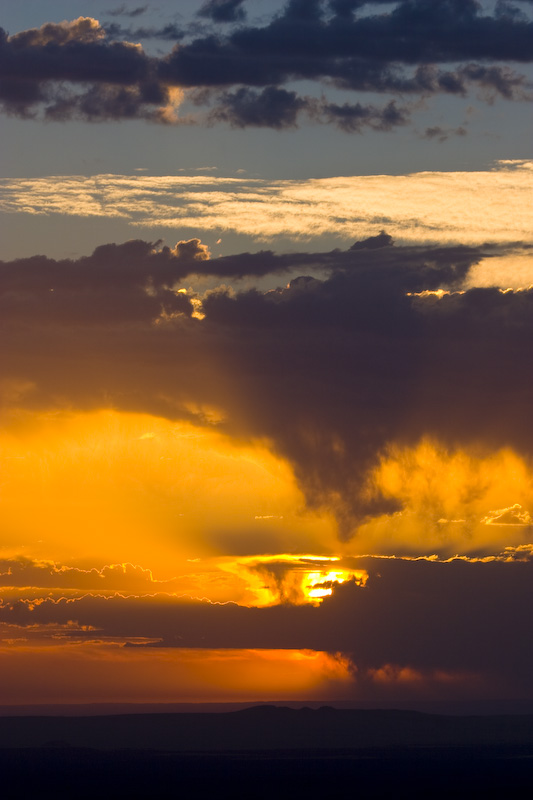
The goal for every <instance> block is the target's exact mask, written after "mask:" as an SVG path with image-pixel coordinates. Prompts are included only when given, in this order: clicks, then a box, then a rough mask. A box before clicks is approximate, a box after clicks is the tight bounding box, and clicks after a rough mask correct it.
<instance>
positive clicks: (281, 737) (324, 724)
mask: <svg viewBox="0 0 533 800" xmlns="http://www.w3.org/2000/svg"><path fill="white" fill-rule="evenodd" d="M0 774H1V775H2V798H3V800H21V798H39V800H45V799H46V798H50V800H52V798H53V800H58V799H59V798H65V800H67V798H68V800H72V798H76V800H80V799H81V800H83V799H84V798H91V800H93V799H94V798H95V797H98V798H100V799H102V798H110V800H111V798H112V800H118V798H122V797H125V798H126V797H127V798H128V800H135V799H136V798H139V800H140V799H141V798H142V799H143V800H146V798H155V799H156V800H157V799H158V798H163V797H167V796H178V797H182V796H185V797H191V798H194V800H198V799H199V798H200V800H202V799H203V798H205V800H207V799H208V798H209V800H213V798H217V800H224V799H225V798H227V799H228V800H229V798H231V800H236V798H238V799H239V800H240V798H246V800H247V799H248V798H251V799H253V800H267V798H268V799H269V800H270V798H276V800H284V798H287V799H288V798H290V800H297V799H298V798H305V797H317V796H318V797H321V796H330V795H334V796H342V797H344V796H346V797H352V796H353V797H355V796H360V797H364V798H365V800H368V798H387V799H388V798H391V797H393V798H394V800H402V798H405V800H422V799H423V800H427V798H428V797H430V798H431V800H440V798H447V800H448V798H449V797H451V796H453V797H454V800H461V798H465V800H472V799H473V798H478V797H485V796H487V797H489V796H492V795H493V794H494V793H498V794H499V795H500V796H501V797H504V798H505V800H510V799H511V798H515V797H516V798H523V797H529V796H532V794H531V793H532V790H533V716H526V715H523V716H510V715H506V716H503V715H502V716H492V717H487V716H483V717H446V716H438V715H431V714H422V713H419V712H412V711H361V710H357V711H354V710H338V709H332V708H320V709H316V710H313V709H310V708H302V709H291V708H284V707H270V706H260V707H256V708H250V709H247V710H241V711H235V712H228V713H218V714H215V713H199V714H194V713H184V714H124V715H115V716H108V717H102V716H98V717H57V716H56V717H4V718H0Z"/></svg>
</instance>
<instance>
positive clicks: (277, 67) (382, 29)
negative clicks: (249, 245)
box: [0, 0, 533, 131]
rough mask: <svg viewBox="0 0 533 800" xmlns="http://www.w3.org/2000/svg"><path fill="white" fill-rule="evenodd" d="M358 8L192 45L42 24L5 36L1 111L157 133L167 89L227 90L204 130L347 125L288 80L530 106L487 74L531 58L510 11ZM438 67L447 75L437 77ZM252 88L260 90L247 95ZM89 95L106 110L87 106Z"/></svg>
mask: <svg viewBox="0 0 533 800" xmlns="http://www.w3.org/2000/svg"><path fill="white" fill-rule="evenodd" d="M366 5H367V4H366V3H359V2H355V3H353V2H341V0H337V2H332V3H330V4H329V5H328V4H326V3H325V2H323V1H322V0H313V2H310V0H305V2H301V0H291V2H289V3H287V5H286V6H285V8H284V9H283V11H282V12H281V13H279V14H278V15H276V16H274V17H273V18H272V19H271V20H270V22H268V24H266V25H263V26H262V27H254V26H252V25H248V26H246V25H244V24H243V25H240V26H238V27H232V28H230V29H229V32H228V33H226V34H224V33H222V32H220V31H217V33H216V34H215V33H211V34H210V35H207V36H195V33H194V27H193V28H191V29H190V30H189V31H188V35H187V31H186V30H184V29H181V28H176V26H175V25H172V24H170V25H167V26H164V27H163V28H161V29H156V28H147V27H144V28H138V29H136V30H129V29H124V28H121V27H120V26H117V25H116V24H115V23H112V24H111V25H110V26H109V27H108V30H107V31H105V30H104V29H103V28H102V27H101V26H100V25H99V23H98V22H97V21H96V20H93V19H91V18H89V17H80V18H79V19H78V20H74V21H72V22H63V23H47V24H46V25H43V26H42V27H41V28H34V29H31V30H27V31H22V32H20V33H17V34H15V35H13V36H7V34H5V32H3V31H2V32H1V36H0V101H1V102H2V103H3V107H4V110H5V111H6V112H7V113H11V114H16V115H19V116H26V117H28V116H32V115H34V114H35V112H36V111H38V110H42V109H44V111H45V113H47V116H48V118H52V119H61V120H65V119H68V118H70V117H73V118H82V119H90V120H99V119H102V120H106V119H124V118H126V119H128V118H134V117H139V118H142V119H148V120H151V121H156V122H164V121H165V119H166V118H165V116H164V115H162V114H158V113H157V109H156V108H154V105H165V103H166V102H167V101H168V88H169V87H179V88H189V89H194V88H196V89H198V88H219V89H225V90H229V89H231V88H232V87H233V91H231V92H229V91H226V93H225V94H224V95H223V96H222V99H221V102H220V103H219V105H218V106H217V107H215V109H214V110H212V112H211V114H210V115H208V120H209V121H211V122H212V121H213V120H217V119H223V120H225V121H229V122H230V123H232V124H236V125H238V126H240V125H242V124H252V125H262V124H265V125H267V126H269V127H274V128H276V127H277V128H283V127H287V126H292V125H293V124H294V119H295V117H296V116H297V114H298V112H299V111H300V110H302V109H303V108H305V110H306V111H308V112H310V116H312V117H313V116H314V117H315V118H317V117H318V118H320V116H321V118H322V120H325V119H329V121H331V122H333V123H338V122H339V117H340V116H342V115H344V119H347V116H348V113H349V109H350V108H351V109H357V108H359V104H358V103H347V104H346V105H343V104H335V103H332V102H329V101H327V100H324V101H318V99H316V98H315V100H314V101H312V100H311V99H310V98H301V97H297V96H296V95H295V94H294V92H293V91H292V89H291V88H290V87H286V86H285V84H287V83H289V82H290V81H292V80H309V81H313V82H318V83H319V84H320V88H321V91H322V92H323V91H326V90H327V87H328V84H333V85H334V86H336V87H337V88H340V89H343V90H348V91H364V92H366V91H372V92H381V93H387V94H393V95H398V94H400V95H403V94H406V93H408V94H412V95H418V96H424V97H425V96H429V95H434V94H439V93H451V94H455V95H459V96H464V95H466V94H467V93H468V92H469V91H470V90H471V88H472V87H474V88H478V89H480V90H481V91H482V94H483V93H484V94H485V95H486V97H485V99H487V100H489V101H491V100H492V99H493V98H494V96H496V95H500V96H502V97H505V98H507V99H517V100H521V99H525V98H527V97H529V96H530V89H531V87H530V84H529V82H528V81H527V79H526V78H525V77H524V76H523V75H521V74H519V73H517V72H516V71H514V70H513V69H510V68H509V67H508V66H507V65H506V64H505V63H496V62H529V61H531V59H532V57H533V23H532V22H531V21H529V20H528V19H527V18H526V17H525V16H524V15H522V14H515V13H510V12H509V8H511V7H510V6H506V7H505V8H506V9H507V11H505V13H504V12H503V11H502V9H503V6H498V8H499V11H498V8H497V10H496V11H495V12H494V14H493V15H488V14H486V13H485V12H484V11H483V9H482V7H481V6H480V5H479V4H478V3H476V2H474V0H438V2H435V1H434V0H431V2H430V0H404V1H403V2H398V3H396V4H395V5H393V8H392V9H390V8H388V9H387V10H386V11H385V12H384V13H378V14H363V15H357V14H354V13H353V12H354V10H355V11H356V10H357V8H359V7H361V6H366ZM140 10H141V9H140V8H139V9H136V10H135V11H138V12H139V13H140ZM242 11H243V8H242V3H240V2H231V0H221V2H214V1H212V2H208V3H205V4H204V5H203V6H202V8H201V9H200V13H203V14H207V15H208V16H210V17H211V18H213V19H215V20H216V21H222V20H225V21H236V20H239V19H241V16H240V14H241V12H242ZM120 36H127V37H132V38H134V39H137V38H142V37H147V38H160V39H167V40H174V41H180V44H176V46H175V47H174V49H173V50H172V51H171V53H169V54H168V55H166V56H164V57H160V58H155V57H153V58H151V57H148V56H147V55H146V54H145V53H144V51H143V50H142V49H141V48H140V47H138V46H134V45H132V44H130V43H128V42H127V41H117V40H116V39H118V37H120ZM445 64H449V65H451V66H450V67H448V68H443V65H445ZM439 65H440V66H439ZM64 84H67V89H65V86H64ZM76 87H78V89H76ZM117 87H122V89H123V91H122V92H119V91H118V89H117ZM254 87H255V88H261V89H262V90H263V91H262V92H261V93H254V91H253V89H254ZM75 90H76V91H75ZM94 95H105V99H104V100H103V101H102V100H101V99H99V100H98V101H96V102H95V101H94ZM291 96H292V97H291ZM156 98H157V99H156ZM161 98H163V100H161ZM312 102H316V103H320V102H322V105H324V104H325V105H326V106H328V107H329V109H330V111H329V113H327V112H324V113H322V115H320V113H319V114H318V115H317V114H316V112H313V110H312V108H311V105H312ZM113 103H114V104H115V105H116V110H115V112H114V113H113V112H112V110H111V106H112V105H113ZM260 106H264V107H265V108H264V110H261V108H260ZM339 109H345V111H342V112H341V111H339ZM276 110H277V111H278V112H279V114H278V116H277V117H275V112H276ZM311 112H312V113H311ZM355 117H356V112H354V113H352V119H355ZM248 119H250V120H251V122H247V121H246V120H248ZM263 120H264V122H263ZM371 127H377V128H378V129H379V130H388V129H389V128H390V127H392V126H389V127H387V126H386V125H382V126H379V125H378V126H375V125H372V126H371ZM344 128H345V129H346V130H355V131H357V130H358V129H359V126H358V125H357V124H351V125H350V124H348V123H347V122H345V124H344Z"/></svg>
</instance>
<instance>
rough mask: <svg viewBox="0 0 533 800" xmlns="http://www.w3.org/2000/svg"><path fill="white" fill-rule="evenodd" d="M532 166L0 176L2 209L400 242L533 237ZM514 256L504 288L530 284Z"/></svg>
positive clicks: (262, 235)
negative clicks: (284, 174) (294, 176)
mask: <svg viewBox="0 0 533 800" xmlns="http://www.w3.org/2000/svg"><path fill="white" fill-rule="evenodd" d="M363 111H364V109H363ZM363 117H364V114H363ZM380 119H381V117H380V116H379V115H377V116H375V117H373V116H371V117H370V119H369V120H367V122H369V123H372V124H374V123H375V124H381V123H380ZM363 121H364V120H363ZM356 123H357V120H354V121H353V124H356ZM362 124H363V123H362ZM364 124H367V123H364ZM532 168H533V164H532V162H531V161H527V160H523V161H520V160H518V161H502V162H498V163H497V164H496V165H495V166H494V167H493V168H492V169H490V170H486V171H480V172H473V173H472V172H422V173H413V174H410V175H399V176H390V175H368V176H358V177H340V178H318V179H309V180H276V181H266V180H259V179H246V178H218V177H215V176H207V175H188V176H148V175H135V176H126V175H95V176H93V177H91V178H87V177H84V176H72V177H68V178H65V177H53V176H52V177H48V178H36V179H24V178H20V179H8V178H5V179H2V180H1V181H0V185H1V187H2V199H1V201H0V203H1V205H0V208H1V209H2V210H3V211H6V212H8V213H24V214H28V215H30V214H32V215H44V214H46V215H50V214H54V215H55V214H61V215H67V216H71V215H74V216H80V217H87V218H91V217H95V218H98V217H102V218H103V217H109V216H111V217H114V218H116V219H117V220H124V221H126V222H128V223H129V224H130V225H132V226H134V229H137V228H138V227H145V228H177V229H178V230H183V229H184V228H186V229H190V230H191V232H192V231H195V232H198V231H201V230H203V231H216V232H218V233H221V232H222V231H233V232H235V233H238V234H240V235H244V236H249V237H252V238H253V239H254V240H255V241H257V240H260V241H268V240H271V239H274V238H275V237H279V236H289V237H291V238H295V239H296V240H300V241H301V240H313V239H316V238H318V237H322V236H327V237H334V239H335V240H338V239H341V240H347V239H348V240H351V241H353V240H354V239H356V238H360V239H363V238H367V237H368V236H370V235H372V234H379V232H380V231H381V230H382V229H383V228H386V230H387V232H388V234H390V235H392V236H393V237H394V238H396V239H399V240H401V241H403V242H418V243H420V242H433V243H443V242H446V243H462V244H476V245H480V244H485V243H487V242H508V243H511V242H520V241H524V242H528V241H530V238H531V230H532V228H533V214H532V210H531V203H530V193H531V174H532ZM30 222H31V221H30ZM249 258H250V257H249V256H247V257H246V259H247V260H249ZM494 259H495V254H494V255H493V256H492V257H491V258H490V259H485V264H484V266H483V268H484V269H485V268H486V267H488V266H489V262H493V261H494ZM518 259H521V264H520V269H519V270H518V268H517V264H516V263H515V262H516V261H517V260H518ZM512 261H513V263H512V265H511V267H510V268H509V267H507V268H506V267H505V265H504V264H503V263H502V259H500V262H499V264H498V270H497V271H498V273H499V274H500V276H501V275H504V280H505V281H508V282H507V283H505V284H504V285H503V288H506V287H509V286H511V287H516V286H520V285H521V286H524V285H526V286H527V285H528V284H529V283H532V282H533V270H532V269H531V266H530V267H529V268H528V267H527V264H528V263H529V264H531V254H530V251H529V250H527V249H526V250H523V251H520V249H519V248H516V251H515V252H514V254H513V260H512ZM518 272H520V276H519V277H520V281H522V282H520V283H517V274H518ZM528 275H529V278H528ZM477 278H478V280H481V276H480V275H477ZM523 281H525V283H524V282H523ZM498 285H501V284H498Z"/></svg>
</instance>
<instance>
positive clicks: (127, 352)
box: [0, 0, 533, 707]
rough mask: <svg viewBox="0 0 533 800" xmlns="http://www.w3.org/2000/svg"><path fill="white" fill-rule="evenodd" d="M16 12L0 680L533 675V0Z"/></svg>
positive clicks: (187, 684)
mask: <svg viewBox="0 0 533 800" xmlns="http://www.w3.org/2000/svg"><path fill="white" fill-rule="evenodd" d="M0 10H1V17H0V25H1V26H2V31H0V113H1V114H2V122H1V124H2V140H3V143H4V145H3V147H2V150H1V153H0V176H1V179H0V225H1V240H0V241H1V245H0V306H1V317H0V325H1V327H2V343H3V346H2V348H1V351H0V464H1V473H0V520H1V522H0V661H1V664H2V667H1V668H2V675H3V676H4V677H3V681H2V684H1V686H0V705H10V704H28V705H31V706H36V705H39V704H50V703H72V704H79V703H175V702H195V703H201V702H236V701H242V702H256V701H319V700H326V701H330V702H352V703H366V704H369V703H370V704H373V703H374V704H376V705H383V704H385V705H387V704H388V705H391V706H393V705H394V704H395V703H402V704H404V705H405V704H412V705H413V706H414V705H416V704H419V703H422V702H439V703H442V704H444V705H446V703H449V704H452V703H457V702H465V703H466V702H473V701H475V702H478V703H479V704H485V705H486V706H487V707H489V706H490V704H491V703H494V702H496V701H499V700H512V701H516V702H520V701H531V700H533V685H532V682H531V675H533V645H532V642H531V637H530V636H529V630H530V609H531V606H532V601H533V588H532V587H533V519H532V514H533V428H532V425H531V419H532V412H531V409H532V408H533V372H532V369H531V364H532V363H533V360H532V359H533V313H532V312H533V259H532V246H533V242H532V237H531V231H532V229H533V224H532V223H533V213H532V209H533V203H532V199H533V197H532V175H533V155H532V153H531V130H532V122H533V115H532V112H531V100H532V98H533V70H532V68H531V61H532V60H533V35H532V34H533V4H532V3H531V0H496V2H488V0H487V1H486V2H485V1H483V2H481V1H480V2H477V0H431V1H430V0H394V1H393V2H383V1H382V0H374V2H366V1H365V0H279V2H278V1H277V0H276V1H275V2H274V1H273V0H272V1H269V2H266V0H205V2H204V0H197V1H196V2H195V1H193V0H182V2H170V1H169V0H157V2H144V3H143V2H142V0H131V1H130V0H128V1H126V0H125V1H124V2H116V3H113V2H112V0H111V2H107V0H84V2H81V0H68V2H67V1H66V0H51V2H46V3H43V2H41V1H40V0H26V2H24V3H13V2H11V1H9V2H7V1H6V0H2V2H0Z"/></svg>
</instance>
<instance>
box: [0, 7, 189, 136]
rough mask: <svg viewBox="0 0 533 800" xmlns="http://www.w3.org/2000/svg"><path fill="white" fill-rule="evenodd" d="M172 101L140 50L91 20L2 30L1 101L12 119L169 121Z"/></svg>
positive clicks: (149, 62)
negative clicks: (110, 35)
mask: <svg viewBox="0 0 533 800" xmlns="http://www.w3.org/2000/svg"><path fill="white" fill-rule="evenodd" d="M173 102H175V96H172V92H171V87H168V86H165V85H163V84H162V83H161V82H160V81H158V79H157V77H156V75H155V72H154V64H153V62H152V60H151V59H150V58H148V57H147V56H146V54H145V53H144V51H143V49H142V47H141V46H140V45H138V44H132V43H131V42H128V41H122V42H119V41H112V42H108V41H107V40H106V33H105V31H104V29H103V28H102V27H101V26H100V24H99V22H98V21H97V20H95V19H93V18H91V17H80V18H79V19H77V20H74V21H72V22H61V23H47V24H46V25H43V26H42V27H41V28H38V29H37V28H35V29H31V30H28V31H22V32H21V33H17V34H14V35H13V36H8V35H7V34H6V33H5V31H3V30H2V31H1V32H0V103H1V104H2V107H3V109H4V111H5V112H7V113H8V114H14V115H18V116H25V117H31V116H36V115H37V113H38V112H39V111H42V113H43V115H44V117H45V118H46V119H50V120H67V119H73V118H81V119H85V120H89V121H98V120H106V119H132V118H144V119H147V120H150V121H154V122H168V121H170V120H169V119H167V118H166V117H165V113H164V112H165V110H166V108H167V106H168V105H169V104H172V103H173ZM173 121H174V120H173Z"/></svg>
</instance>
